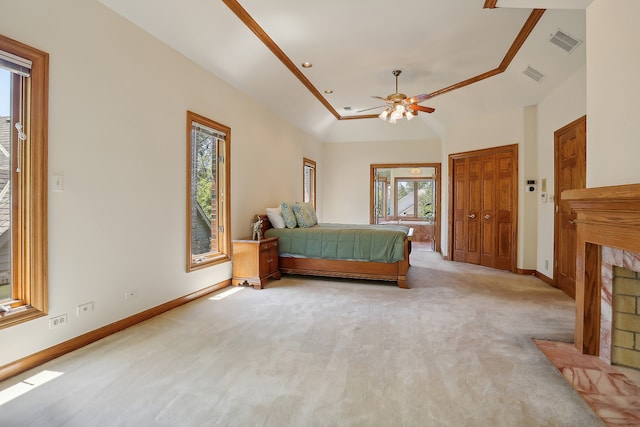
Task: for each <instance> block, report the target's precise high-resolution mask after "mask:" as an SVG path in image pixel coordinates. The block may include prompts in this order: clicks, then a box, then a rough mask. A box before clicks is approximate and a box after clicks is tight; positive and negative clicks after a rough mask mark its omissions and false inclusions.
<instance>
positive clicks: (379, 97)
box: [372, 96, 389, 102]
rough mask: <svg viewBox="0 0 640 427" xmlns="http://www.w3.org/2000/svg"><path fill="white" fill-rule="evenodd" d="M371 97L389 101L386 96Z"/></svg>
mask: <svg viewBox="0 0 640 427" xmlns="http://www.w3.org/2000/svg"><path fill="white" fill-rule="evenodd" d="M372 98H375V99H381V100H383V101H384V102H389V100H388V99H387V98H383V97H381V96H372Z"/></svg>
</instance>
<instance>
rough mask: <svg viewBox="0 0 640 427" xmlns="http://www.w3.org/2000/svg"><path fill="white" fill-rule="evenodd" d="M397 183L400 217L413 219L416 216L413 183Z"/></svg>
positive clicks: (397, 201)
mask: <svg viewBox="0 0 640 427" xmlns="http://www.w3.org/2000/svg"><path fill="white" fill-rule="evenodd" d="M396 182H397V195H396V203H397V205H398V216H399V217H400V218H402V217H407V216H408V217H413V216H415V213H414V212H415V193H414V188H413V187H414V186H413V182H410V181H396Z"/></svg>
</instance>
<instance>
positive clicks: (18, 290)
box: [0, 36, 49, 327]
mask: <svg viewBox="0 0 640 427" xmlns="http://www.w3.org/2000/svg"><path fill="white" fill-rule="evenodd" d="M48 74H49V55H48V54H46V53H44V52H41V51H39V50H37V49H34V48H31V47H29V46H26V45H24V44H22V43H19V42H17V41H15V40H11V39H8V38H6V37H3V36H0V327H7V326H10V325H13V324H16V323H20V322H24V321H26V320H29V319H33V318H36V317H40V316H44V315H46V311H47V280H46V279H47V115H48V112H47V104H48Z"/></svg>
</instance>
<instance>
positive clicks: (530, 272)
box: [516, 268, 536, 276]
mask: <svg viewBox="0 0 640 427" xmlns="http://www.w3.org/2000/svg"><path fill="white" fill-rule="evenodd" d="M516 273H518V274H522V275H525V276H535V275H536V271H535V270H530V269H525V268H518V269H517V270H516Z"/></svg>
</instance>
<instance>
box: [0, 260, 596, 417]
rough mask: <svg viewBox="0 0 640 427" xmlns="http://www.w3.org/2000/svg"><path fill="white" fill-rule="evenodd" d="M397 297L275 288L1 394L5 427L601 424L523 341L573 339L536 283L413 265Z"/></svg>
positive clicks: (158, 322)
mask: <svg viewBox="0 0 640 427" xmlns="http://www.w3.org/2000/svg"><path fill="white" fill-rule="evenodd" d="M412 265H413V266H412V268H411V269H410V271H409V284H410V286H411V287H412V289H409V290H404V289H399V288H397V287H396V286H392V285H390V284H385V283H372V282H364V283H363V282H354V281H347V280H331V279H309V278H303V277H299V276H285V277H284V278H283V279H282V280H280V281H274V282H269V284H268V285H267V287H266V289H264V290H261V291H256V290H253V289H243V290H241V291H240V292H237V293H235V294H233V295H231V296H229V297H227V298H225V299H222V300H219V301H214V300H210V299H208V298H203V299H200V300H198V301H196V302H193V303H191V304H188V305H186V306H183V307H181V308H178V309H175V310H173V311H171V312H169V313H166V314H164V315H161V316H158V317H156V318H154V319H152V320H150V321H147V322H145V323H143V324H140V325H137V326H135V327H133V328H130V329H128V330H126V331H123V332H121V333H118V334H115V335H113V336H111V337H108V338H106V339H104V340H101V341H99V342H96V343H94V344H92V345H90V346H88V347H85V348H83V349H81V350H78V351H76V352H73V353H71V354H68V355H66V356H63V357H61V358H59V359H57V360H54V361H52V362H49V363H47V364H46V365H43V366H42V367H40V368H38V369H34V370H32V371H31V372H28V373H25V374H22V375H20V376H19V377H16V378H13V379H10V380H8V381H5V382H4V383H0V389H3V388H5V387H7V386H11V385H13V384H15V383H17V382H19V381H20V380H22V379H24V378H27V377H29V376H30V375H33V374H34V373H36V372H40V371H41V370H43V369H48V370H53V371H59V372H63V373H64V374H63V375H62V376H60V377H58V378H57V379H55V380H53V381H51V382H49V383H47V384H44V385H42V386H40V387H38V388H36V389H34V390H33V391H31V392H29V393H27V394H25V395H23V396H21V397H19V398H17V399H14V400H12V401H10V402H8V403H6V404H4V405H3V406H0V425H2V426H4V425H11V426H83V427H84V426H154V425H157V426H582V427H585V426H600V425H602V423H601V421H600V419H599V418H598V417H597V416H596V415H595V414H594V413H593V412H592V411H591V409H590V408H589V407H588V406H587V404H586V403H585V402H584V401H583V400H582V399H581V398H580V396H579V395H578V394H577V393H576V392H575V391H574V390H573V389H572V388H571V386H570V385H569V384H568V383H567V382H566V381H565V379H564V378H563V377H562V376H561V375H560V373H559V372H558V371H557V369H556V368H555V367H554V366H553V365H552V364H551V363H550V362H549V361H548V360H547V358H546V357H545V356H544V355H543V354H542V353H541V352H540V351H539V350H538V348H537V347H536V346H535V344H534V343H533V342H532V341H531V338H532V337H535V338H545V339H551V340H556V341H571V340H572V338H573V316H574V314H573V313H574V306H573V301H572V300H571V299H570V298H568V297H566V296H565V295H564V294H563V293H562V292H560V291H558V290H556V289H553V288H551V287H549V286H547V285H546V284H544V283H543V282H541V281H540V280H538V279H535V278H534V277H529V276H518V275H514V274H511V273H507V272H502V271H496V270H492V269H488V268H482V267H477V266H472V265H467V264H459V263H453V262H446V261H442V259H441V258H440V256H439V255H438V254H435V253H432V252H418V251H416V252H414V253H413V254H412Z"/></svg>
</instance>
